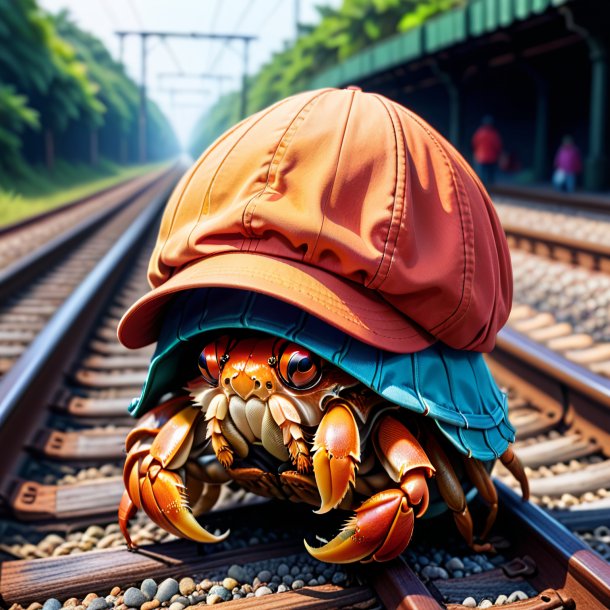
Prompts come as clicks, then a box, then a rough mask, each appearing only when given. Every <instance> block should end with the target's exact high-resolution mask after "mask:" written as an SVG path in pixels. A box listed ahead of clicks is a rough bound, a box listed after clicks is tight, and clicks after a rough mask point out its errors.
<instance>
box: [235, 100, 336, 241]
mask: <svg viewBox="0 0 610 610" xmlns="http://www.w3.org/2000/svg"><path fill="white" fill-rule="evenodd" d="M327 91H328V89H323V90H322V91H320V92H319V93H318V95H315V96H314V97H312V98H310V99H308V100H307V103H306V104H304V105H303V106H302V107H301V108H300V110H298V112H297V113H296V115H295V116H294V117H293V118H292V120H291V121H290V123H289V124H288V127H287V128H286V129H285V131H284V133H283V134H282V136H281V138H280V140H279V142H278V144H277V146H276V149H275V151H274V153H273V155H272V157H271V161H270V162H269V167H268V168H267V178H266V180H265V184H264V186H263V187H262V188H261V189H260V190H259V191H258V192H257V193H255V194H254V195H253V196H252V197H251V198H250V199H249V201H248V203H246V205H245V206H244V211H243V213H242V224H243V226H244V229H245V230H246V233H248V235H249V236H250V237H251V238H255V237H258V236H257V235H256V232H255V231H254V229H253V228H252V221H253V219H254V212H255V211H256V206H257V203H258V200H259V199H260V197H262V195H263V194H264V193H265V191H266V190H267V188H268V186H269V183H270V182H271V175H272V173H273V172H277V169H278V167H279V164H280V163H281V161H282V159H283V158H284V155H285V154H286V151H287V150H288V146H289V144H290V142H291V141H292V139H293V138H294V136H295V134H296V132H297V130H298V128H299V127H300V125H301V123H303V121H304V120H305V117H306V116H307V113H309V112H310V111H311V108H312V107H313V105H314V103H315V102H316V101H317V100H318V99H319V98H320V97H322V95H324V93H326V92H327ZM275 175H276V174H274V178H275ZM250 208H251V209H250Z"/></svg>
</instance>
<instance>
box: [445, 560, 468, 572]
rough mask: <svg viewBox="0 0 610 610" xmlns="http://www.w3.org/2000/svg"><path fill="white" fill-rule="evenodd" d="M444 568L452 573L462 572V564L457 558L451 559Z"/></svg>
mask: <svg viewBox="0 0 610 610" xmlns="http://www.w3.org/2000/svg"><path fill="white" fill-rule="evenodd" d="M445 567H446V568H447V569H448V570H449V571H450V572H454V571H455V570H463V569H464V564H463V563H462V560H461V559H460V558H459V557H452V558H451V559H450V560H449V561H448V562H447V563H446V564H445Z"/></svg>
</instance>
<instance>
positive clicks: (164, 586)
mask: <svg viewBox="0 0 610 610" xmlns="http://www.w3.org/2000/svg"><path fill="white" fill-rule="evenodd" d="M176 593H178V581H177V580H176V579H174V578H166V579H165V580H164V581H163V582H162V583H161V584H160V585H159V587H158V588H157V593H156V594H155V599H158V600H159V601H160V602H161V603H163V602H167V601H169V600H170V598H171V597H172V595H176Z"/></svg>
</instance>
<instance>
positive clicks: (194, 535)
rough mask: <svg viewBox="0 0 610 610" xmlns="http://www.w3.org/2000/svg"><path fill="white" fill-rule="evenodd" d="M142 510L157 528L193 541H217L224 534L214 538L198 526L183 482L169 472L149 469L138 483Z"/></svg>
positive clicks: (158, 468) (225, 534)
mask: <svg viewBox="0 0 610 610" xmlns="http://www.w3.org/2000/svg"><path fill="white" fill-rule="evenodd" d="M141 494H142V508H143V509H144V511H145V512H146V514H147V515H148V516H149V517H150V518H151V520H152V521H154V522H155V523H156V524H157V525H158V526H159V527H162V528H163V529H165V530H167V531H168V532H171V533H172V534H175V535H176V536H180V537H182V538H189V539H190V540H194V541H196V542H221V541H222V540H224V539H225V538H226V537H227V536H228V535H229V531H228V530H227V531H226V532H225V533H224V534H222V535H221V536H214V534H211V533H210V532H208V531H207V530H206V529H204V528H203V527H201V525H199V523H198V522H197V520H196V519H195V517H194V516H193V513H192V511H191V508H190V506H189V502H188V498H187V496H186V492H185V488H184V482H183V481H182V479H181V478H180V476H179V475H178V474H177V473H175V472H172V471H171V470H163V469H162V468H161V467H160V466H151V468H150V470H149V471H148V474H147V476H146V478H145V479H144V481H143V482H142V484H141Z"/></svg>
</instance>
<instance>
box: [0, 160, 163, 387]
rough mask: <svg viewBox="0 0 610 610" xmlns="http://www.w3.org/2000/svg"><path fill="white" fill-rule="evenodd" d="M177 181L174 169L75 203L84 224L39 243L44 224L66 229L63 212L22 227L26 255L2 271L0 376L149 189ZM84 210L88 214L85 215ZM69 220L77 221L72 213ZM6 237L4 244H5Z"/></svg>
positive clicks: (146, 198) (145, 199)
mask: <svg viewBox="0 0 610 610" xmlns="http://www.w3.org/2000/svg"><path fill="white" fill-rule="evenodd" d="M173 180H175V172H171V171H170V172H169V173H168V171H167V170H165V171H162V172H156V173H154V174H153V175H151V176H146V177H143V178H139V179H136V180H135V181H130V182H128V183H127V184H124V185H122V186H120V187H117V188H114V189H111V190H109V191H107V192H104V193H102V194H101V195H100V196H99V197H92V198H89V199H88V200H87V201H86V202H83V203H79V205H78V206H71V207H70V208H69V209H68V211H67V212H66V214H67V213H68V212H75V213H77V214H78V218H79V219H80V222H77V223H76V224H71V225H70V228H69V229H67V230H65V231H63V232H62V233H59V234H58V235H55V237H54V238H53V239H51V240H50V241H47V242H46V243H43V244H38V243H37V241H36V240H37V238H38V236H39V232H40V231H39V230H40V228H41V227H40V224H41V223H42V224H43V225H44V226H45V227H47V228H48V223H49V222H52V223H53V225H52V227H53V229H54V230H56V229H58V228H59V227H62V228H65V224H66V222H68V219H67V218H65V214H63V213H59V212H57V214H54V215H51V216H47V215H45V216H44V218H43V220H42V221H40V222H33V221H32V222H31V223H29V224H27V225H26V226H22V227H21V228H20V230H19V231H18V234H19V239H20V240H21V242H22V243H23V244H25V245H26V246H27V248H28V254H27V255H26V256H23V257H22V258H20V259H16V260H14V261H13V263H12V264H11V265H9V266H8V267H6V268H5V269H3V270H2V271H0V296H1V298H2V306H0V376H2V375H4V374H5V373H6V372H7V371H8V370H9V369H10V368H11V366H12V365H13V363H14V362H15V361H16V360H17V359H18V358H19V357H20V356H21V354H23V352H24V351H25V350H26V348H27V346H28V345H29V344H30V343H31V342H32V341H33V340H34V338H35V337H36V335H37V333H38V332H39V331H40V330H42V328H43V327H44V325H45V324H46V323H47V321H48V320H49V319H50V318H51V316H52V315H53V314H54V312H55V311H56V309H57V308H58V307H59V305H60V304H61V303H62V302H63V301H65V299H66V298H67V297H68V295H69V294H70V293H71V292H72V291H73V290H74V289H75V288H76V286H77V285H78V284H79V283H80V282H81V281H82V280H83V279H84V278H85V276H86V275H87V273H89V271H91V269H93V267H94V266H95V265H96V263H97V262H98V261H99V259H100V258H101V257H102V256H103V254H104V253H105V252H106V251H107V250H108V249H109V248H110V246H111V245H112V243H113V242H114V241H115V240H116V239H117V238H118V236H119V235H120V234H121V233H122V232H123V230H124V227H125V226H128V225H129V223H130V222H131V221H132V220H133V219H134V218H135V217H136V216H137V214H138V213H139V212H140V211H141V210H142V209H143V208H144V207H145V206H146V205H147V204H148V201H149V199H150V192H151V189H154V188H161V189H163V188H167V185H168V184H169V183H171V181H173ZM86 213H88V214H89V215H87V216H83V215H84V214H86ZM81 216H82V218H81ZM69 220H70V223H73V222H75V220H76V218H75V216H74V214H72V215H71V216H70V218H69ZM4 239H6V238H1V239H0V244H4V243H5V242H4ZM11 240H12V237H11ZM35 244H36V245H37V246H38V247H34V245H35Z"/></svg>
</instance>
